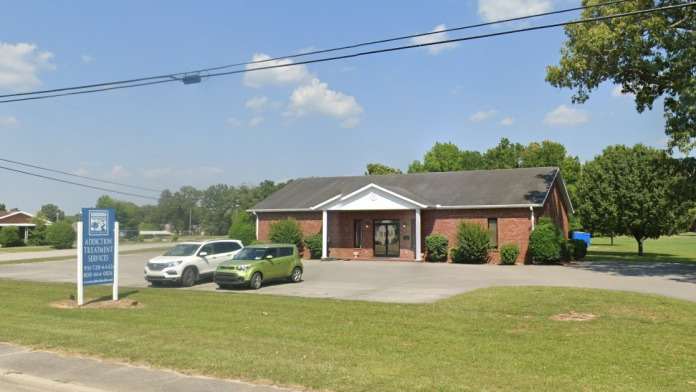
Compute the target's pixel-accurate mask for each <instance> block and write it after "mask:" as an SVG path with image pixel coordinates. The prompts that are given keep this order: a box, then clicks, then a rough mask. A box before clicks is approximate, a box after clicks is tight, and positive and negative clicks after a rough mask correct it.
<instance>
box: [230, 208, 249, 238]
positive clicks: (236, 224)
mask: <svg viewBox="0 0 696 392" xmlns="http://www.w3.org/2000/svg"><path fill="white" fill-rule="evenodd" d="M228 235H229V237H230V238H232V239H235V240H240V241H242V243H243V244H244V245H249V244H251V243H252V242H254V240H256V226H255V224H254V222H253V221H252V220H251V217H250V216H249V214H248V213H246V212H244V211H235V213H234V214H233V215H232V223H231V224H230V231H229V233H228Z"/></svg>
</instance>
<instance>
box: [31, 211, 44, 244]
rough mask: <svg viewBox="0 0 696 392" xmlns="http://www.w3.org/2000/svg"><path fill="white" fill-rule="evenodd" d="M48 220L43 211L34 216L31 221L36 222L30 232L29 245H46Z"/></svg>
mask: <svg viewBox="0 0 696 392" xmlns="http://www.w3.org/2000/svg"><path fill="white" fill-rule="evenodd" d="M47 220H48V219H46V217H45V216H44V215H43V213H42V212H39V213H38V214H36V216H35V217H34V218H32V220H31V223H33V224H34V228H33V229H31V231H30V232H29V245H46V230H47V229H48V226H47V225H46V221H47Z"/></svg>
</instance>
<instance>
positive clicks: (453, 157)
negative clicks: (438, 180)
mask: <svg viewBox="0 0 696 392" xmlns="http://www.w3.org/2000/svg"><path fill="white" fill-rule="evenodd" d="M423 168H424V169H425V171H427V172H446V171H455V170H461V169H462V162H461V151H459V147H457V146H456V145H455V144H454V143H439V142H438V143H435V145H434V146H433V147H432V148H431V149H430V150H429V151H428V152H426V153H425V156H424V157H423Z"/></svg>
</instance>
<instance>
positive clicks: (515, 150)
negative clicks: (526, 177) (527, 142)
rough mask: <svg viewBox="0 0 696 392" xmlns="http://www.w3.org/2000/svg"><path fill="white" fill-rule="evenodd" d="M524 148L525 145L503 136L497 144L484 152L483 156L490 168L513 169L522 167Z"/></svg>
mask: <svg viewBox="0 0 696 392" xmlns="http://www.w3.org/2000/svg"><path fill="white" fill-rule="evenodd" d="M523 150H524V146H523V145H521V144H519V143H512V142H510V140H508V139H507V138H502V139H500V142H499V143H498V145H497V146H495V147H493V148H490V149H488V151H486V153H485V154H483V158H484V160H485V161H486V166H487V168H488V169H513V168H518V167H521V165H522V151H523Z"/></svg>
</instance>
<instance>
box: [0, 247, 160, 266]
mask: <svg viewBox="0 0 696 392" xmlns="http://www.w3.org/2000/svg"><path fill="white" fill-rule="evenodd" d="M170 245H171V243H147V244H124V245H121V246H120V248H121V252H126V251H133V250H145V249H152V248H163V247H168V246H170ZM76 252H77V250H76V249H51V250H41V251H36V252H8V253H0V262H3V261H7V260H28V259H41V258H52V257H63V256H65V257H69V256H75V255H76Z"/></svg>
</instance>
